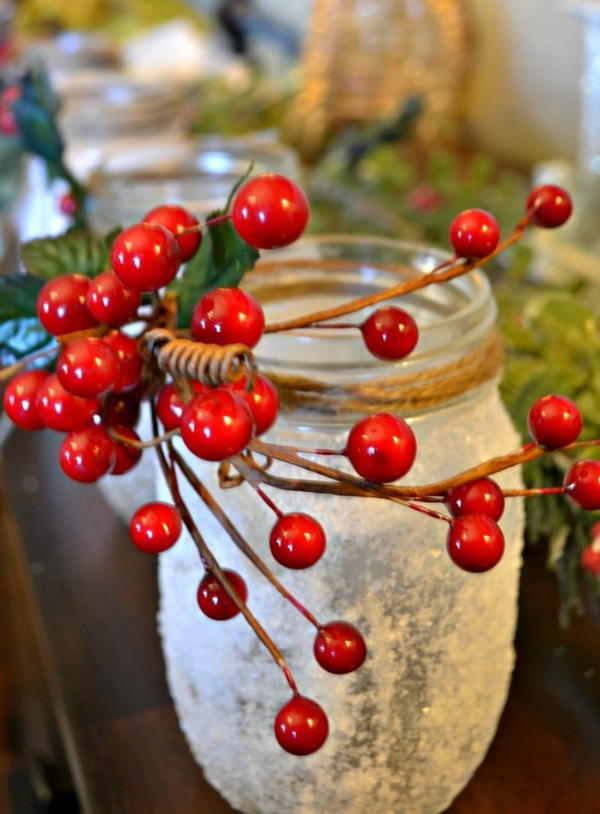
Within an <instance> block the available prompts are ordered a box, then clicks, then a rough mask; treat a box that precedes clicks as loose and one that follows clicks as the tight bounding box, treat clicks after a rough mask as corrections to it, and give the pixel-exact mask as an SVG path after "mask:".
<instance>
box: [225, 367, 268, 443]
mask: <svg viewBox="0 0 600 814" xmlns="http://www.w3.org/2000/svg"><path fill="white" fill-rule="evenodd" d="M246 381H247V377H246V376H245V375H244V376H242V377H241V378H239V379H237V381H235V382H233V384H228V385H227V390H231V392H232V393H237V395H238V396H239V397H240V398H241V399H243V400H244V401H245V402H246V404H247V405H248V407H249V408H250V412H251V413H252V417H253V418H254V434H255V435H262V434H263V433H264V432H266V431H267V430H268V429H270V428H271V427H272V426H273V423H274V422H275V419H276V418H277V413H278V412H279V396H278V395H277V390H276V388H275V385H274V384H273V383H272V382H271V381H269V379H267V378H266V377H265V376H261V375H257V376H255V378H254V387H253V388H252V390H251V391H250V392H249V393H247V392H246Z"/></svg>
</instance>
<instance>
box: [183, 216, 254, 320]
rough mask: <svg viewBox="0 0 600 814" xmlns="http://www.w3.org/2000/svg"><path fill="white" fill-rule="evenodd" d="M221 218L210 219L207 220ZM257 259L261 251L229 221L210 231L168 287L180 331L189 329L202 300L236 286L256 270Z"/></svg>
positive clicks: (212, 227)
mask: <svg viewBox="0 0 600 814" xmlns="http://www.w3.org/2000/svg"><path fill="white" fill-rule="evenodd" d="M219 214H221V213H220V212H216V213H213V214H212V215H209V217H208V220H210V219H211V218H214V217H217V216H218V215H219ZM258 257H259V253H258V251H257V250H256V249H255V248H254V247H253V246H250V245H248V243H246V242H245V241H244V240H242V238H241V237H240V236H239V235H238V233H237V232H236V231H235V229H234V228H233V226H232V225H231V223H230V222H229V221H224V222H223V223H218V224H216V225H215V226H211V227H210V228H209V229H207V230H206V232H205V233H204V235H203V236H202V243H201V244H200V248H199V249H198V252H197V253H196V254H195V256H194V257H193V258H192V260H191V261H190V262H189V263H188V264H187V267H186V269H185V272H184V273H183V275H182V276H181V277H179V278H177V279H176V280H174V281H173V282H172V283H171V285H170V286H169V290H170V291H173V292H175V294H176V295H177V301H178V311H177V324H178V327H180V328H189V325H190V322H191V318H192V312H193V310H194V308H195V306H196V303H197V302H198V300H199V299H200V297H202V296H203V295H204V294H206V293H207V292H208V291H212V290H213V289H215V288H221V287H223V286H230V287H235V286H237V285H238V284H239V282H240V280H241V279H242V277H243V276H244V274H245V273H246V272H247V271H250V269H252V268H254V264H255V263H256V261H257V260H258Z"/></svg>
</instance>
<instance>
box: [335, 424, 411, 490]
mask: <svg viewBox="0 0 600 814" xmlns="http://www.w3.org/2000/svg"><path fill="white" fill-rule="evenodd" d="M416 454H417V443H416V441H415V436H414V433H413V431H412V430H411V428H410V427H409V426H408V424H407V423H406V421H404V419H402V418H400V417H399V416H395V415H390V413H377V414H375V415H370V416H368V417H367V418H363V419H362V421H359V422H358V423H357V424H355V425H354V427H353V428H352V430H351V431H350V435H349V436H348V443H347V444H346V455H347V456H348V458H349V459H350V463H351V464H352V466H353V467H354V469H355V470H356V471H357V472H358V474H359V475H360V476H361V477H362V478H365V480H370V481H375V483H387V482H388V481H394V480H397V479H398V478H401V477H402V475H405V474H406V473H407V472H408V470H409V469H410V468H411V466H412V465H413V461H414V460H415V455H416Z"/></svg>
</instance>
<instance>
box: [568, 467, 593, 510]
mask: <svg viewBox="0 0 600 814" xmlns="http://www.w3.org/2000/svg"><path fill="white" fill-rule="evenodd" d="M563 486H564V487H565V490H566V492H567V494H568V495H569V497H571V498H572V499H573V500H574V501H575V503H577V505H578V506H581V508H582V509H587V510H588V511H596V510H597V509H600V461H595V460H593V459H591V460H582V461H575V463H574V464H573V466H571V467H570V468H569V469H568V470H567V473H566V475H565V477H564V480H563Z"/></svg>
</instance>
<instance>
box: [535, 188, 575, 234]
mask: <svg viewBox="0 0 600 814" xmlns="http://www.w3.org/2000/svg"><path fill="white" fill-rule="evenodd" d="M525 208H526V210H527V211H528V212H529V211H531V210H533V218H532V222H533V223H535V224H536V225H537V226H545V227H546V229H554V228H555V227H557V226H562V225H563V223H565V222H566V221H568V220H569V217H570V216H571V212H572V211H573V204H572V202H571V196H570V195H569V193H568V192H567V191H566V190H564V189H563V188H562V187H558V186H555V185H554V184H544V185H543V186H540V187H536V188H535V189H533V190H532V191H531V192H530V193H529V196H528V198H527V203H526V205H525Z"/></svg>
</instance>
